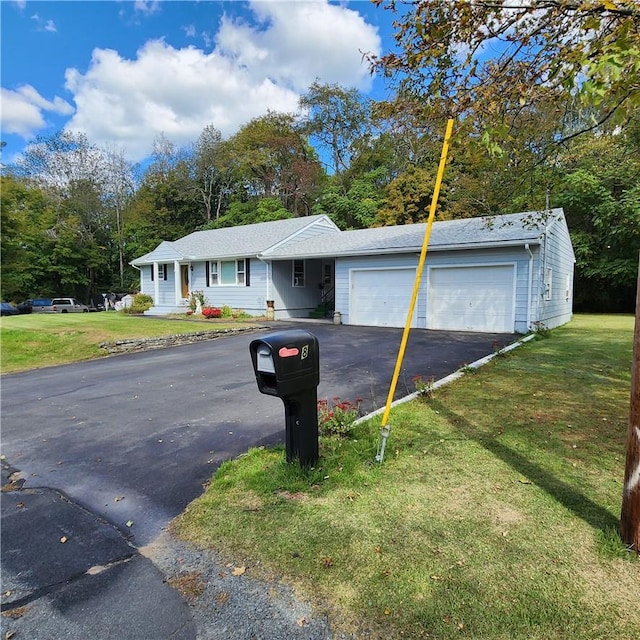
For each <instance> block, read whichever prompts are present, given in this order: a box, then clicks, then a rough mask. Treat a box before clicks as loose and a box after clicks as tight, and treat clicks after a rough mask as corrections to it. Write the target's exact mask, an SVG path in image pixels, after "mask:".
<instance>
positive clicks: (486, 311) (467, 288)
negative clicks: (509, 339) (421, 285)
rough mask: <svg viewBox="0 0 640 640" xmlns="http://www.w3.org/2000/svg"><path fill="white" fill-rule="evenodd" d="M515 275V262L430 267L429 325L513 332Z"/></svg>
mask: <svg viewBox="0 0 640 640" xmlns="http://www.w3.org/2000/svg"><path fill="white" fill-rule="evenodd" d="M515 274H516V266H515V264H500V265H489V266H487V265H482V266H460V267H432V268H430V269H429V272H428V292H427V327H428V328H429V329H447V330H450V331H484V332H489V333H503V332H504V333H509V332H512V331H513V327H514V321H515Z"/></svg>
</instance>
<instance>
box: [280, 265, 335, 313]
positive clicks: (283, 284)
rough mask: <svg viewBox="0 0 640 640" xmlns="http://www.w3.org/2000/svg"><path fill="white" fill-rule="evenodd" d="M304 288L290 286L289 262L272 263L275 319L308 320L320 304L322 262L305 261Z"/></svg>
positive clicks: (290, 267)
mask: <svg viewBox="0 0 640 640" xmlns="http://www.w3.org/2000/svg"><path fill="white" fill-rule="evenodd" d="M304 262H305V285H304V287H294V286H292V268H293V266H292V265H293V262H292V261H291V260H276V261H274V262H273V263H272V269H271V277H272V288H273V292H274V293H273V300H274V301H275V318H276V320H281V319H284V318H308V317H309V313H310V312H311V311H313V310H314V309H315V308H316V306H317V305H318V303H319V302H320V297H321V293H322V291H321V289H320V284H321V283H322V269H321V267H322V261H321V260H305V261H304Z"/></svg>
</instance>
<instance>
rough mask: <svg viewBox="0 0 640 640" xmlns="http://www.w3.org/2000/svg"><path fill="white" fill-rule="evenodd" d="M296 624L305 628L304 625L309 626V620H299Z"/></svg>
mask: <svg viewBox="0 0 640 640" xmlns="http://www.w3.org/2000/svg"><path fill="white" fill-rule="evenodd" d="M296 624H297V625H298V626H299V627H304V625H305V624H307V619H306V618H298V620H296Z"/></svg>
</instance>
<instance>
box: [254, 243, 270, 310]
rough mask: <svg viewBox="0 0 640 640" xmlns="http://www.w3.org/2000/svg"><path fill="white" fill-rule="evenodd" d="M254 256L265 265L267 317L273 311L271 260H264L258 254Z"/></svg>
mask: <svg viewBox="0 0 640 640" xmlns="http://www.w3.org/2000/svg"><path fill="white" fill-rule="evenodd" d="M256 258H258V260H260V262H262V263H264V265H265V267H266V269H267V272H266V278H265V280H266V283H267V290H266V298H265V304H266V305H267V317H268V316H270V315H271V314H273V313H274V308H273V300H272V299H271V262H270V261H268V260H264V259H263V258H261V257H260V256H259V255H258V254H256ZM270 305H271V306H270ZM270 319H272V318H270Z"/></svg>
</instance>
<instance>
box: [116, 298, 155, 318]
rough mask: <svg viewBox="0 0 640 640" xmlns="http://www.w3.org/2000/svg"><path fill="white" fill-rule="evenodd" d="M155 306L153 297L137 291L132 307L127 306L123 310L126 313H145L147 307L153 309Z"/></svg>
mask: <svg viewBox="0 0 640 640" xmlns="http://www.w3.org/2000/svg"><path fill="white" fill-rule="evenodd" d="M152 306H153V298H152V297H151V296H150V295H148V294H147V293H136V295H135V296H133V302H132V303H131V306H130V307H125V308H124V309H123V311H124V312H125V313H133V314H138V313H144V312H145V311H146V310H147V309H151V307H152Z"/></svg>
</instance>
